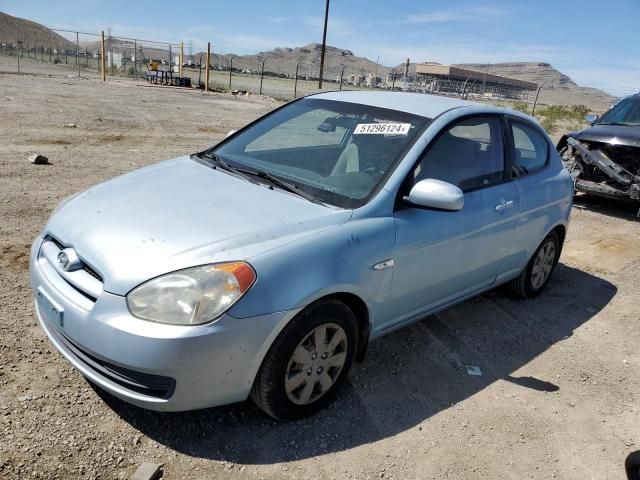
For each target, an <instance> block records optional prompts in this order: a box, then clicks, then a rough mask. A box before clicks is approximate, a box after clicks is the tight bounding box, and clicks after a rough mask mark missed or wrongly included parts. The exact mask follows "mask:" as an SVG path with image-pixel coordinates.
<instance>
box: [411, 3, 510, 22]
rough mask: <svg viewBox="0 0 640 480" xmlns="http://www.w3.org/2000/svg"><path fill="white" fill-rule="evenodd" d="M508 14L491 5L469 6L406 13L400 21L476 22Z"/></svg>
mask: <svg viewBox="0 0 640 480" xmlns="http://www.w3.org/2000/svg"><path fill="white" fill-rule="evenodd" d="M507 15H509V12H508V11H506V10H502V9H498V8H493V7H471V8H464V9H461V8H460V9H450V10H439V11H434V12H427V13H412V14H409V15H407V16H406V17H405V18H404V19H403V20H402V21H401V22H402V23H446V22H469V21H474V22H477V21H479V20H486V19H489V18H495V17H502V16H507Z"/></svg>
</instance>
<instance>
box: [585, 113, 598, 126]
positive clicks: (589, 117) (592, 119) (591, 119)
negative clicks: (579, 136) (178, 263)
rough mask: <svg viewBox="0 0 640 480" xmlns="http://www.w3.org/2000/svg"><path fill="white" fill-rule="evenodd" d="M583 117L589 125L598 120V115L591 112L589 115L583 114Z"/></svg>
mask: <svg viewBox="0 0 640 480" xmlns="http://www.w3.org/2000/svg"><path fill="white" fill-rule="evenodd" d="M584 119H585V120H586V121H587V122H589V123H590V124H591V125H593V124H594V123H596V120H598V115H595V114H593V113H590V114H589V115H585V116H584Z"/></svg>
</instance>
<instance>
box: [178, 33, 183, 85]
mask: <svg viewBox="0 0 640 480" xmlns="http://www.w3.org/2000/svg"><path fill="white" fill-rule="evenodd" d="M182 65H184V42H180V66H179V67H178V75H179V76H180V77H182Z"/></svg>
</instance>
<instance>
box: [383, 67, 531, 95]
mask: <svg viewBox="0 0 640 480" xmlns="http://www.w3.org/2000/svg"><path fill="white" fill-rule="evenodd" d="M487 70H490V66H489V65H488V66H487ZM413 80H414V81H413V88H414V89H417V90H421V91H425V92H430V93H445V94H447V93H450V94H460V93H463V94H464V93H466V94H472V95H482V96H487V97H496V98H509V99H516V98H522V97H523V96H525V95H527V94H529V93H530V92H531V91H535V90H536V89H537V88H538V85H537V84H536V83H533V82H527V81H524V80H518V79H515V78H508V77H502V76H499V75H492V74H490V73H489V71H484V72H482V71H477V70H469V69H466V68H460V67H453V66H450V65H440V64H436V63H418V64H416V66H415V79H413ZM387 81H388V80H387ZM396 81H397V80H396Z"/></svg>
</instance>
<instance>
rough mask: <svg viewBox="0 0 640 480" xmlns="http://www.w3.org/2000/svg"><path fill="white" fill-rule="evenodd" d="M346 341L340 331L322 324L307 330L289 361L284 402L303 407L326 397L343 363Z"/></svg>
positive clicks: (340, 329) (336, 327)
mask: <svg viewBox="0 0 640 480" xmlns="http://www.w3.org/2000/svg"><path fill="white" fill-rule="evenodd" d="M347 348H348V340H347V334H346V332H345V331H344V329H343V328H342V327H341V326H340V325H337V324H335V323H323V324H321V325H318V326H317V327H315V328H314V329H313V330H311V331H310V332H309V333H308V334H307V335H306V336H305V337H304V338H303V339H302V341H301V342H300V343H299V344H298V346H297V347H296V348H295V350H294V351H293V355H292V356H291V358H290V359H289V363H288V366H287V370H286V373H285V377H284V378H285V380H284V387H285V392H286V394H287V398H289V400H291V401H292V402H293V403H295V404H297V405H307V404H310V403H313V402H314V401H316V400H318V399H319V398H320V397H322V396H323V395H324V394H326V393H327V392H328V391H329V390H330V389H331V387H332V386H333V385H334V384H335V382H336V380H337V379H338V377H339V376H340V372H341V371H342V368H343V367H344V364H345V362H346V361H347Z"/></svg>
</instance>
